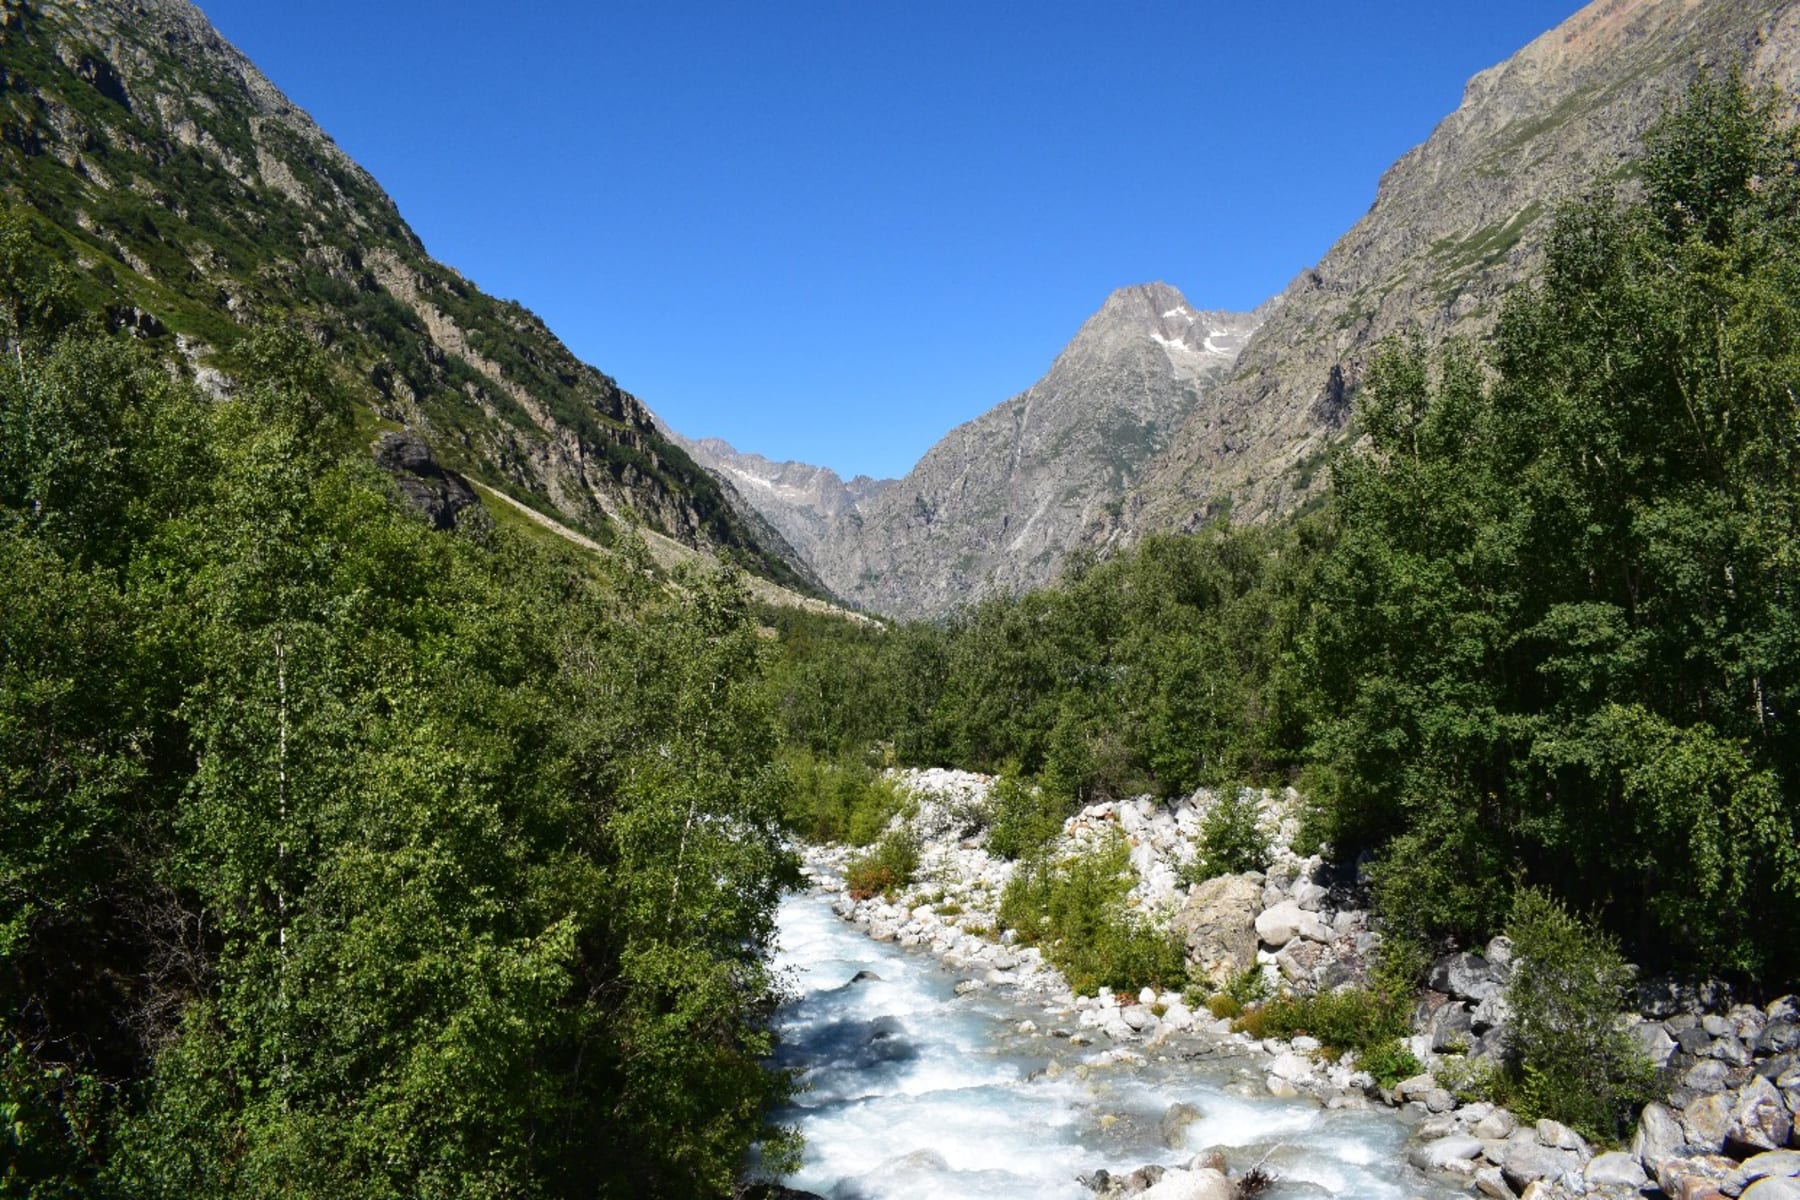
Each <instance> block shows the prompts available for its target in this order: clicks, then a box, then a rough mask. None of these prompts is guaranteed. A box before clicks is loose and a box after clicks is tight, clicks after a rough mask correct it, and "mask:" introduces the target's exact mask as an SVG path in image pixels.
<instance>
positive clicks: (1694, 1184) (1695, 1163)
mask: <svg viewBox="0 0 1800 1200" xmlns="http://www.w3.org/2000/svg"><path fill="white" fill-rule="evenodd" d="M1737 1166H1738V1165H1737V1163H1736V1161H1734V1160H1732V1159H1729V1158H1726V1157H1724V1156H1723V1155H1720V1154H1697V1155H1692V1156H1689V1157H1685V1158H1682V1157H1675V1158H1665V1159H1663V1160H1661V1161H1660V1162H1658V1163H1657V1164H1656V1185H1657V1186H1658V1187H1660V1188H1661V1189H1662V1190H1663V1192H1664V1193H1665V1194H1666V1195H1668V1196H1670V1197H1673V1198H1674V1200H1686V1198H1687V1197H1688V1196H1690V1195H1693V1194H1695V1193H1698V1192H1702V1191H1704V1190H1706V1188H1707V1187H1718V1186H1719V1185H1720V1184H1723V1183H1725V1182H1726V1181H1728V1180H1729V1179H1730V1178H1731V1177H1732V1175H1733V1174H1734V1173H1735V1172H1736V1171H1737Z"/></svg>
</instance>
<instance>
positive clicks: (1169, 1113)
mask: <svg viewBox="0 0 1800 1200" xmlns="http://www.w3.org/2000/svg"><path fill="white" fill-rule="evenodd" d="M1199 1119H1200V1110H1199V1109H1197V1108H1195V1107H1194V1106H1193V1105H1191V1104H1186V1103H1182V1102H1180V1101H1177V1102H1176V1103H1174V1104H1171V1105H1169V1107H1168V1108H1167V1109H1166V1110H1165V1111H1164V1112H1163V1115H1162V1142H1163V1145H1165V1146H1167V1147H1168V1148H1169V1149H1171V1150H1179V1149H1181V1147H1182V1146H1183V1145H1185V1144H1186V1143H1187V1127H1188V1126H1189V1125H1192V1124H1193V1123H1194V1122H1195V1121H1198V1120H1199Z"/></svg>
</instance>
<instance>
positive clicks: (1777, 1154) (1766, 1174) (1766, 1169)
mask: <svg viewBox="0 0 1800 1200" xmlns="http://www.w3.org/2000/svg"><path fill="white" fill-rule="evenodd" d="M1795 1175H1800V1150H1770V1151H1768V1152H1766V1153H1763V1154H1753V1155H1751V1156H1750V1157H1749V1158H1746V1159H1745V1160H1744V1161H1743V1164H1742V1165H1741V1166H1739V1167H1738V1169H1737V1173H1736V1174H1735V1175H1733V1176H1732V1178H1731V1179H1730V1180H1729V1181H1728V1182H1727V1183H1726V1185H1725V1191H1726V1192H1727V1193H1730V1192H1733V1191H1738V1190H1741V1189H1742V1188H1745V1187H1748V1186H1749V1185H1751V1184H1752V1183H1755V1182H1756V1181H1757V1180H1759V1179H1767V1178H1770V1177H1774V1178H1782V1179H1785V1178H1789V1177H1791V1176H1795Z"/></svg>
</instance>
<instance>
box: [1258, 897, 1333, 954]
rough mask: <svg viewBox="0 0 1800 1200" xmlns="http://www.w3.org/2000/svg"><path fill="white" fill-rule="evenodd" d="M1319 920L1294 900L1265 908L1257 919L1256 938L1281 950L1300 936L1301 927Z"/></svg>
mask: <svg viewBox="0 0 1800 1200" xmlns="http://www.w3.org/2000/svg"><path fill="white" fill-rule="evenodd" d="M1317 920H1318V918H1317V917H1316V916H1313V915H1312V914H1310V913H1307V912H1306V911H1305V910H1303V909H1302V908H1301V907H1300V906H1299V905H1298V904H1296V903H1294V902H1293V901H1292V900H1283V901H1282V902H1281V903H1280V904H1277V905H1275V906H1274V907H1273V908H1265V909H1264V910H1263V911H1262V912H1261V913H1260V914H1258V915H1257V918H1256V936H1257V939H1258V940H1260V941H1261V942H1262V944H1263V945H1265V946H1268V947H1270V948H1272V949H1276V950H1279V949H1281V948H1282V947H1283V946H1285V945H1287V944H1288V943H1289V942H1291V941H1293V940H1294V939H1295V938H1297V937H1299V936H1300V927H1301V926H1302V925H1305V924H1309V923H1312V922H1316V921H1317Z"/></svg>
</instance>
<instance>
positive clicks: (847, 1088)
mask: <svg viewBox="0 0 1800 1200" xmlns="http://www.w3.org/2000/svg"><path fill="white" fill-rule="evenodd" d="M780 930H781V933H780V947H779V951H778V954H777V959H776V961H777V964H778V966H779V967H780V968H781V969H783V970H784V971H786V972H787V973H788V978H789V981H790V984H791V987H792V990H793V995H794V998H793V999H792V1000H790V1001H789V1002H788V1003H787V1004H785V1005H783V1006H782V1008H781V1010H780V1011H779V1013H778V1014H777V1017H776V1022H775V1024H776V1031H777V1034H778V1037H779V1039H780V1048H779V1050H778V1051H777V1055H776V1061H777V1062H778V1063H779V1064H780V1065H782V1066H785V1067H790V1068H793V1069H795V1070H796V1071H797V1072H798V1073H799V1076H800V1081H801V1086H802V1088H803V1090H802V1091H801V1092H800V1094H799V1095H798V1096H797V1097H796V1098H795V1100H794V1102H793V1103H792V1104H791V1105H789V1107H788V1108H787V1109H786V1110H785V1111H784V1112H783V1113H782V1114H780V1116H779V1118H778V1119H780V1120H782V1121H784V1122H788V1123H791V1124H794V1125H797V1126H798V1127H799V1129H800V1131H801V1133H802V1134H803V1135H804V1136H805V1139H806V1150H805V1158H804V1162H803V1165H802V1167H801V1169H800V1171H799V1172H798V1173H796V1174H794V1175H793V1176H790V1177H788V1178H787V1179H786V1180H784V1182H785V1183H786V1184H787V1185H788V1186H789V1187H794V1188H800V1189H803V1190H805V1191H810V1192H816V1193H818V1194H819V1195H822V1196H826V1197H829V1198H831V1200H938V1198H942V1197H959V1198H967V1200H989V1198H992V1200H1000V1198H1002V1197H1020V1198H1023V1197H1031V1198H1033V1200H1060V1198H1066V1200H1084V1198H1087V1197H1091V1195H1092V1194H1091V1193H1090V1192H1089V1191H1088V1190H1087V1189H1086V1188H1085V1187H1083V1186H1082V1185H1081V1184H1080V1183H1078V1182H1077V1181H1076V1177H1077V1176H1078V1175H1082V1174H1086V1173H1089V1172H1092V1171H1094V1170H1096V1169H1097V1168H1104V1169H1106V1170H1108V1171H1110V1172H1112V1173H1113V1174H1115V1175H1119V1174H1124V1173H1129V1172H1131V1171H1133V1170H1135V1169H1136V1168H1138V1167H1141V1166H1144V1165H1146V1164H1150V1163H1160V1164H1162V1165H1165V1166H1171V1167H1173V1166H1181V1165H1185V1164H1186V1163H1187V1162H1188V1161H1189V1160H1191V1159H1192V1158H1193V1157H1194V1156H1195V1155H1196V1154H1197V1153H1199V1152H1201V1151H1205V1150H1213V1149H1218V1150H1220V1151H1222V1152H1223V1153H1224V1155H1225V1158H1226V1160H1227V1162H1228V1163H1229V1165H1230V1167H1231V1169H1232V1170H1233V1171H1242V1170H1245V1169H1247V1168H1249V1167H1251V1166H1253V1165H1255V1164H1257V1163H1259V1162H1264V1163H1266V1167H1267V1169H1269V1170H1271V1171H1272V1172H1273V1173H1274V1174H1275V1175H1276V1176H1277V1177H1278V1179H1279V1182H1278V1184H1277V1186H1276V1188H1275V1189H1274V1190H1273V1191H1272V1192H1271V1193H1270V1194H1271V1195H1272V1196H1274V1197H1282V1196H1292V1197H1301V1196H1326V1195H1330V1196H1345V1197H1357V1198H1367V1200H1408V1198H1410V1197H1418V1196H1430V1197H1449V1196H1458V1195H1462V1193H1460V1192H1457V1191H1453V1190H1450V1189H1448V1188H1446V1187H1445V1186H1444V1185H1442V1184H1439V1183H1436V1182H1434V1181H1431V1180H1428V1179H1427V1178H1426V1177H1425V1176H1423V1175H1421V1174H1419V1173H1418V1172H1417V1171H1415V1170H1413V1169H1412V1168H1411V1167H1410V1166H1408V1165H1407V1164H1406V1162H1405V1158H1404V1143H1405V1141H1406V1137H1407V1128H1406V1126H1405V1125H1404V1124H1402V1123H1401V1122H1400V1121H1399V1120H1398V1119H1397V1118H1396V1117H1395V1116H1394V1115H1393V1114H1391V1113H1388V1112H1385V1111H1357V1110H1354V1109H1327V1108H1324V1107H1321V1106H1320V1105H1319V1104H1318V1103H1317V1102H1316V1101H1314V1100H1310V1099H1304V1098H1302V1099H1293V1100H1281V1099H1276V1098H1274V1097H1272V1096H1270V1095H1269V1094H1268V1093H1267V1090H1266V1089H1265V1088H1263V1087H1262V1086H1261V1080H1262V1078H1263V1074H1262V1072H1261V1071H1258V1070H1255V1069H1254V1063H1253V1060H1251V1059H1249V1058H1245V1057H1242V1056H1240V1055H1233V1056H1224V1055H1203V1056H1200V1057H1194V1058H1187V1059H1183V1058H1182V1057H1180V1056H1178V1055H1175V1054H1173V1053H1170V1052H1169V1051H1167V1050H1165V1051H1162V1053H1165V1054H1168V1055H1169V1056H1168V1057H1167V1058H1162V1059H1159V1058H1157V1057H1156V1055H1157V1054H1158V1053H1159V1052H1158V1051H1156V1050H1151V1051H1149V1052H1148V1054H1149V1056H1150V1057H1149V1061H1147V1062H1143V1063H1132V1062H1117V1063H1106V1062H1101V1061H1099V1060H1101V1059H1102V1058H1103V1056H1104V1055H1105V1053H1106V1051H1107V1042H1106V1038H1105V1037H1104V1035H1102V1036H1100V1037H1099V1038H1098V1042H1099V1044H1098V1045H1091V1046H1078V1045H1072V1044H1071V1043H1070V1041H1069V1040H1068V1039H1067V1038H1058V1037H1053V1036H1048V1034H1049V1032H1050V1025H1051V1021H1052V1018H1047V1017H1046V1015H1045V1013H1044V1012H1043V1010H1042V1009H1041V1008H1034V1007H1032V1006H1031V1005H1030V1004H1029V1003H1027V1002H1024V1001H1023V1000H1014V999H1013V998H1011V997H1009V996H1007V995H1006V994H1005V993H1004V992H1003V991H1001V990H999V989H989V990H985V991H980V992H975V993H973V994H970V995H967V996H961V997H959V996H957V995H956V993H955V990H954V989H955V984H956V981H957V978H958V977H957V976H956V975H955V974H953V973H951V972H950V971H948V970H947V969H946V968H944V967H943V966H942V965H941V964H939V963H938V962H937V961H936V960H935V959H933V958H932V957H931V956H930V955H929V954H928V953H926V952H925V951H923V950H903V949H901V948H900V947H898V946H897V945H895V944H893V943H888V942H876V941H873V940H871V939H870V938H868V937H867V936H866V935H865V934H864V933H863V932H862V931H861V930H859V929H857V928H856V927H854V926H852V925H850V924H848V923H847V922H844V921H842V920H840V919H839V918H838V917H837V915H836V914H835V913H833V912H832V910H831V907H830V897H829V896H825V895H822V894H821V893H818V892H812V891H809V892H801V893H796V894H793V895H790V896H789V897H787V898H786V899H785V900H784V901H783V902H782V906H781V913H780ZM859 974H860V975H861V977H860V978H859V977H858V976H859ZM1027 1020H1030V1021H1034V1022H1035V1023H1037V1025H1039V1026H1040V1027H1041V1031H1040V1032H1038V1033H1020V1032H1019V1026H1020V1024H1021V1022H1024V1021H1027ZM1052 1064H1054V1065H1052ZM1177 1102H1184V1103H1186V1104H1189V1105H1191V1106H1192V1107H1193V1108H1195V1109H1197V1110H1198V1111H1199V1113H1200V1114H1201V1115H1200V1117H1199V1119H1198V1120H1196V1121H1194V1122H1193V1123H1192V1124H1190V1125H1188V1126H1187V1127H1186V1129H1185V1130H1184V1131H1183V1133H1182V1134H1181V1135H1180V1136H1179V1137H1178V1138H1177V1143H1178V1144H1177V1145H1175V1146H1169V1145H1166V1144H1165V1143H1164V1134H1163V1130H1162V1122H1163V1116H1164V1114H1165V1113H1166V1112H1167V1111H1168V1109H1169V1107H1170V1106H1171V1105H1173V1104H1175V1103H1177Z"/></svg>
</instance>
